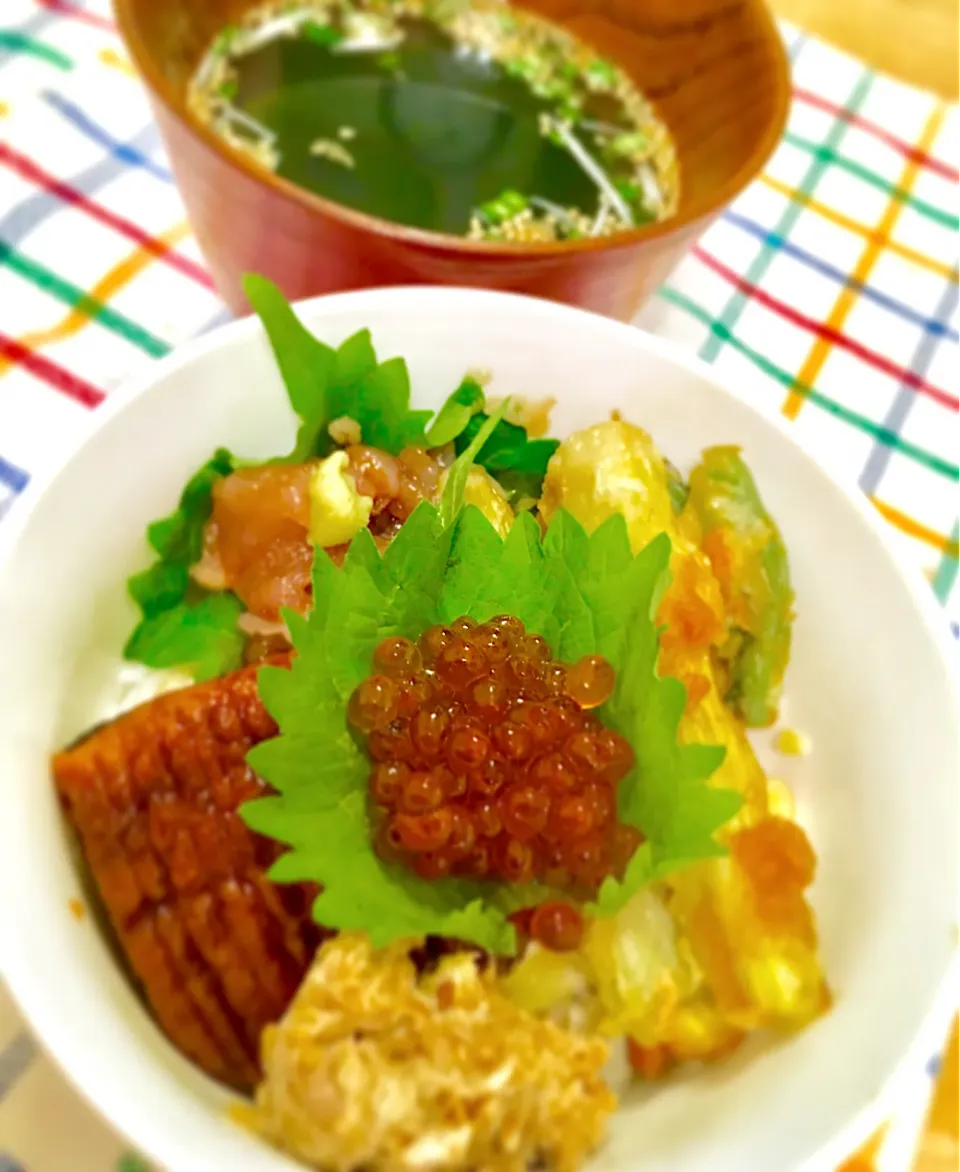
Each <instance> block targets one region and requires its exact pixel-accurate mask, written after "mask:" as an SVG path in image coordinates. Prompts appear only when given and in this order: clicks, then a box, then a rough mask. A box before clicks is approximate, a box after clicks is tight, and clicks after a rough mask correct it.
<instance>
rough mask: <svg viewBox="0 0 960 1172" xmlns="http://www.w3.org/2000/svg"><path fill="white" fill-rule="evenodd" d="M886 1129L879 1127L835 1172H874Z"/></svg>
mask: <svg viewBox="0 0 960 1172" xmlns="http://www.w3.org/2000/svg"><path fill="white" fill-rule="evenodd" d="M886 1134H887V1129H886V1128H885V1127H881V1128H880V1130H879V1131H878V1132H877V1133H876V1134H875V1135H873V1136H872V1137H871V1138H870V1139H869V1140H868V1141H867V1142H866V1143H865V1144H864V1145H863V1147H862V1148H861V1149H860V1151H859V1152H856V1153H855V1154H854V1155H852V1156H851V1157H850V1159H849V1160H846V1161H845V1162H844V1163H843V1164H841V1165H840V1167H839V1168H838V1169H837V1172H876V1159H877V1156H878V1155H879V1154H880V1149H881V1148H882V1147H883V1141H884V1139H885V1138H886Z"/></svg>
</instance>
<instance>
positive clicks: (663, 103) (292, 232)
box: [115, 0, 790, 320]
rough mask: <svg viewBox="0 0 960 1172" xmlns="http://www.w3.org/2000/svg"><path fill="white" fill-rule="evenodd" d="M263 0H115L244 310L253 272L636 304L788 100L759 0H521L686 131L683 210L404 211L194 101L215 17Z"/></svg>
mask: <svg viewBox="0 0 960 1172" xmlns="http://www.w3.org/2000/svg"><path fill="white" fill-rule="evenodd" d="M253 2H254V0H202V2H198V0H115V8H116V15H117V20H118V23H119V26H120V30H121V33H122V35H123V37H124V39H125V41H126V43H127V47H128V49H129V52H130V54H131V56H132V57H133V60H134V62H135V63H136V65H137V67H138V69H139V70H140V73H141V74H142V76H143V78H144V80H145V81H146V84H147V88H148V90H149V92H150V97H151V100H152V102H153V107H154V111H155V113H156V116H157V120H158V122H159V124H160V129H161V132H162V135H163V139H164V142H165V143H166V147H167V151H168V153H169V156H170V160H171V164H172V166H173V170H174V174H175V176H176V179H177V183H178V185H179V188H180V192H181V194H182V196H183V200H184V202H185V204H186V207H187V212H188V214H189V216H190V221H191V224H192V226H193V230H194V232H195V233H196V236H197V240H198V242H199V245H200V248H201V250H202V252H203V254H204V256H205V258H206V261H207V264H208V265H209V267H210V271H211V273H212V275H213V279H214V281H215V283H216V285H217V288H218V290H219V292H220V294H221V295H222V297H223V298H224V300H225V301H226V302H227V303H228V305H229V306H230V307H231V309H233V310H234V311H235V312H238V313H245V312H247V311H248V308H249V307H248V305H247V302H246V298H245V297H244V294H243V290H242V287H241V278H242V276H243V274H244V273H246V272H259V273H263V274H264V275H265V276H267V277H269V278H271V280H273V281H275V282H276V284H278V285H279V286H280V287H281V288H282V289H283V291H284V292H285V293H286V295H287V296H288V297H289V298H290V299H291V300H293V299H297V298H302V297H311V296H315V295H317V294H320V293H333V292H338V291H341V290H345V289H359V288H366V287H369V286H374V285H399V284H405V285H406V284H443V285H471V286H483V287H487V288H491V289H508V290H513V291H515V292H520V293H528V294H531V295H533V296H537V297H546V298H550V299H552V300H555V301H565V302H569V303H571V304H573V305H579V306H581V307H583V308H585V309H591V310H595V311H596V312H599V313H605V314H608V315H610V316H611V317H617V318H621V319H624V320H626V319H629V318H630V317H631V316H632V315H633V313H634V312H635V310H636V309H637V307H638V305H639V304H640V303H641V302H642V301H643V300H644V299H645V298H646V297H648V296H650V294H652V293H653V292H654V290H655V289H656V288H657V286H658V285H659V284H660V283H661V282H662V281H663V279H664V278H665V277H666V275H667V273H669V271H670V270H671V269H672V268H673V267H674V266H675V265H676V264H677V262H678V261H679V260H680V259H681V257H682V256H683V254H684V252H685V251H686V250H687V249H688V248H689V247H690V246H691V245H692V244H693V242H694V240H695V239H696V238H697V237H698V236H699V235H700V234H701V233H702V232H703V231H704V229H705V228H706V227H707V226H708V225H709V224H710V222H711V221H712V220H713V219H714V218H715V217H716V216H717V215H718V214H719V213H720V212H721V211H722V210H723V208H724V207H725V206H726V205H727V204H729V203H730V201H731V200H732V199H733V198H734V197H735V196H736V195H737V194H738V193H739V192H740V191H741V190H742V189H743V187H744V186H745V185H746V184H747V183H748V182H749V181H750V180H751V179H752V178H753V177H754V176H755V175H756V174H757V173H758V172H759V171H760V169H761V168H762V167H763V165H764V163H765V162H766V160H767V158H768V157H769V155H770V153H771V152H772V150H773V149H774V147H775V146H776V143H777V141H778V139H779V137H780V134H781V132H782V130H783V126H784V122H785V119H786V114H787V109H788V105H789V96H790V84H789V69H788V66H787V62H786V58H785V55H784V52H783V47H782V44H781V42H780V37H779V34H778V32H777V29H776V26H775V25H774V23H773V21H772V19H771V17H770V15H769V14H768V12H767V10H766V8H765V7H764V6H763V3H762V0H524V4H523V7H526V8H528V9H529V10H531V11H534V12H537V13H539V14H541V15H543V16H546V17H548V18H549V19H551V20H553V21H556V22H557V23H558V24H561V25H563V26H565V27H566V28H568V29H569V30H570V31H571V32H573V33H575V34H577V35H578V36H580V37H581V38H582V39H584V40H585V41H587V42H588V43H590V44H592V45H594V46H595V47H596V48H597V50H598V51H599V52H600V53H603V54H604V55H606V56H607V57H609V58H611V59H612V60H614V61H616V62H617V63H618V64H619V65H620V66H622V67H623V68H624V69H625V70H626V72H627V73H628V74H629V75H630V76H631V77H632V78H633V79H634V80H635V82H636V83H637V84H638V86H639V87H640V89H641V90H642V91H643V92H644V93H645V94H646V95H647V96H648V97H649V98H650V99H651V100H652V101H653V102H654V103H655V105H656V107H657V109H658V111H659V113H660V114H661V116H662V117H663V118H664V119H665V120H666V123H667V125H668V126H669V128H670V130H671V132H672V133H673V136H674V138H675V140H676V143H677V147H678V152H679V162H680V183H681V188H680V204H679V209H678V212H677V214H676V215H675V216H673V217H672V218H671V219H669V220H666V221H664V222H663V223H659V224H652V225H648V226H645V227H642V228H638V229H636V230H634V231H630V232H625V233H623V234H622V235H618V236H616V237H612V238H604V239H597V240H578V241H572V242H570V243H550V244H504V243H493V242H487V241H475V240H465V239H462V238H460V237H455V236H445V235H441V234H440V233H436V232H427V231H423V230H421V229H417V228H410V227H406V226H404V225H402V224H396V223H392V222H390V221H388V220H382V219H379V218H377V217H375V216H369V215H366V214H364V213H362V212H358V211H354V210H352V209H350V208H347V207H344V206H342V205H340V204H337V203H333V202H332V201H330V200H326V199H323V198H321V197H320V196H317V195H314V194H312V193H311V192H309V191H307V190H305V189H303V188H300V187H298V186H296V185H295V184H292V183H290V182H288V181H286V180H284V179H281V178H279V177H278V176H276V175H274V174H271V173H270V172H268V171H266V170H263V169H261V168H259V167H258V166H257V165H256V164H255V163H253V162H251V161H250V160H249V159H247V158H246V157H244V156H243V155H241V154H239V153H238V152H236V151H234V150H232V149H231V148H230V147H228V146H227V145H226V144H225V143H224V142H223V141H222V140H221V139H220V138H218V137H217V136H216V135H215V134H214V133H213V132H212V131H211V130H209V129H207V128H206V127H204V126H203V125H201V124H200V123H199V122H198V121H197V120H196V119H195V118H193V116H192V115H190V114H189V113H188V111H187V108H186V88H187V84H188V81H189V79H190V77H191V75H192V73H193V71H194V69H195V68H196V66H197V64H198V62H199V60H200V58H201V57H202V55H203V53H204V52H205V50H206V49H207V47H208V45H209V44H210V42H211V41H212V39H213V37H214V36H215V35H216V34H217V32H218V31H219V30H220V29H221V28H222V27H223V26H224V25H226V24H228V23H231V22H234V21H236V19H237V18H238V16H240V15H241V14H242V13H243V12H244V11H245V10H247V9H249V8H250V7H251V6H252V4H253Z"/></svg>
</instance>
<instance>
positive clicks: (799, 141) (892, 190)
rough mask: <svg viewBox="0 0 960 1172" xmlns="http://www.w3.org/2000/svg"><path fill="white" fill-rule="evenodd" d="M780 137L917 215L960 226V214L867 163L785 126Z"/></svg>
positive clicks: (943, 223) (948, 224)
mask: <svg viewBox="0 0 960 1172" xmlns="http://www.w3.org/2000/svg"><path fill="white" fill-rule="evenodd" d="M783 141H784V142H788V143H790V145H791V146H795V147H799V148H800V149H801V150H804V151H809V153H810V154H811V155H813V156H814V157H815V158H818V159H822V160H823V162H824V163H833V164H834V165H835V166H837V167H840V168H841V170H843V171H846V172H847V173H848V174H850V175H856V177H857V178H858V179H862V180H863V181H864V183H869V184H870V186H871V187H875V188H877V190H878V191H883V192H886V194H887V195H889V196H890V197H891V198H892V199H895V200H897V201H898V202H899V203H902V204H903V205H904V207H908V208H913V210H914V211H915V212H919V213H920V215H921V216H926V217H927V218H928V219H930V220H933V221H934V222H935V223H937V224H942V225H943V226H944V227H945V228H950V229H952V230H953V231H954V232H956V231H957V230H958V229H960V217H957V216H951V215H950V213H949V212H945V211H943V209H942V208H938V207H934V205H933V204H932V203H927V201H926V200H925V199H920V198H919V197H918V196H916V195H911V194H910V193H909V192H908V191H904V190H903V188H902V187H898V186H897V185H896V184H895V183H891V182H890V181H889V179H884V178H883V176H882V175H878V174H877V172H876V171H871V170H870V168H869V167H864V166H862V165H861V164H860V163H855V162H854V161H853V159H847V158H844V156H843V155H838V154H837V152H836V151H835V150H833V149H832V148H831V147H829V146H827V144H826V143H816V142H811V141H810V140H809V139H807V138H801V137H800V135H799V134H792V133H791V132H790V131H789V130H788V131H786V133H785V134H784V136H783Z"/></svg>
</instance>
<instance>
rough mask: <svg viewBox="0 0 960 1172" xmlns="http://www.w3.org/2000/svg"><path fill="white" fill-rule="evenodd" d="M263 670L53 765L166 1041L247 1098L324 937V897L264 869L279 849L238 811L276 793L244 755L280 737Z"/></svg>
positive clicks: (178, 699) (116, 730) (83, 746)
mask: <svg viewBox="0 0 960 1172" xmlns="http://www.w3.org/2000/svg"><path fill="white" fill-rule="evenodd" d="M276 731H277V729H276V725H275V724H274V722H273V720H272V718H271V717H270V715H269V714H268V713H267V711H266V709H265V708H264V706H263V704H262V703H261V701H260V697H259V695H258V694H257V685H256V669H255V668H252V667H251V668H244V669H242V670H241V671H238V672H235V673H234V674H232V675H229V676H226V677H224V678H223V679H218V680H211V681H210V682H208V683H203V684H197V685H195V686H193V687H189V688H185V689H183V690H182V691H179V692H171V693H168V694H167V695H164V696H160V697H158V698H157V699H155V700H152V701H150V702H148V703H146V704H143V705H141V706H140V707H139V708H136V709H134V710H133V711H132V712H129V713H127V714H126V715H124V716H121V717H120V718H118V719H117V720H115V721H113V722H112V723H110V724H107V725H105V726H101V727H99V728H97V729H94V730H93V731H92V732H91V733H89V734H87V735H86V736H85V737H84V738H83V739H82V740H81V741H79V742H78V743H76V744H74V745H71V746H70V747H69V748H67V749H65V750H63V752H60V753H58V754H57V755H56V756H55V757H54V759H53V776H54V780H55V782H56V786H57V791H58V793H59V795H60V798H61V801H62V803H63V806H64V809H65V810H66V813H67V817H68V818H69V819H70V822H71V823H72V825H73V827H74V828H75V830H76V832H77V834H78V836H79V838H80V842H81V844H82V847H83V853H84V855H85V857H86V861H87V864H88V866H89V868H90V871H91V873H92V875H93V878H94V880H95V882H96V886H97V888H98V890H99V892H100V896H101V898H102V900H103V903H104V905H105V907H106V910H107V912H108V913H109V917H110V920H111V922H112V924H113V927H114V929H115V930H116V933H117V937H118V939H119V943H120V947H121V948H122V950H123V952H124V953H125V955H126V957H127V960H128V962H129V964H130V967H131V968H132V970H133V972H134V973H135V974H136V977H137V978H138V980H139V981H140V983H141V985H142V987H143V991H144V993H145V994H146V998H147V1000H148V1002H149V1003H150V1006H151V1008H152V1010H153V1012H154V1014H155V1016H156V1019H157V1021H158V1022H159V1023H160V1025H161V1027H162V1028H163V1030H164V1031H165V1032H166V1034H167V1036H168V1037H169V1038H170V1040H171V1041H172V1042H173V1043H174V1044H175V1045H176V1046H177V1047H178V1048H179V1049H180V1050H181V1051H182V1052H183V1053H184V1054H185V1055H187V1057H189V1058H191V1059H192V1060H193V1061H194V1062H196V1063H197V1064H198V1065H199V1066H200V1067H202V1068H203V1069H204V1070H205V1071H206V1072H207V1073H208V1074H210V1075H212V1076H213V1077H214V1078H216V1079H219V1080H221V1081H222V1082H225V1083H229V1084H230V1085H231V1086H234V1087H237V1088H238V1089H244V1090H246V1089H249V1088H250V1087H252V1086H253V1085H254V1084H255V1082H256V1081H257V1079H258V1076H259V1061H258V1049H259V1040H260V1032H261V1030H262V1029H263V1027H264V1026H265V1025H267V1024H268V1023H270V1022H273V1021H276V1020H277V1019H278V1018H279V1017H280V1016H281V1015H282V1014H283V1012H284V1010H285V1009H286V1008H287V1005H288V1004H289V1002H290V1000H291V998H292V997H293V994H294V992H295V991H296V988H297V986H298V985H299V983H300V980H301V978H302V976H303V975H304V973H305V971H306V969H307V966H308V965H309V962H310V960H311V959H312V957H313V954H314V952H315V950H316V948H317V945H318V944H319V942H320V939H321V931H320V929H318V928H317V926H316V925H315V924H314V923H313V922H312V921H311V919H310V914H309V912H310V904H311V902H312V898H313V895H314V894H315V890H311V889H309V888H308V887H306V886H284V887H278V886H274V884H272V883H270V882H269V880H268V879H267V878H266V876H265V871H266V869H267V868H268V867H269V865H270V864H271V863H272V862H273V860H274V859H275V857H276V855H277V854H278V853H279V850H280V849H281V848H278V846H277V844H275V843H273V842H271V841H269V840H267V839H264V838H261V837H260V836H259V835H256V834H254V833H253V832H252V831H250V830H248V829H247V827H246V826H245V825H244V823H243V822H242V821H241V819H240V817H239V816H238V814H237V807H238V806H239V805H240V804H241V803H242V802H245V801H247V800H248V799H250V798H254V797H257V796H258V795H259V794H261V793H263V792H265V791H266V790H267V788H268V787H267V786H266V783H265V782H263V781H261V780H260V779H259V778H258V777H257V776H256V775H255V774H254V773H253V771H252V770H251V769H250V767H249V766H248V765H247V764H246V761H245V756H246V753H247V751H248V750H249V749H250V748H251V747H252V746H253V745H256V744H258V743H259V742H260V741H263V740H265V739H267V738H268V737H271V736H274V735H275V734H276Z"/></svg>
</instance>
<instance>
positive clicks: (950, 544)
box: [870, 496, 960, 558]
mask: <svg viewBox="0 0 960 1172" xmlns="http://www.w3.org/2000/svg"><path fill="white" fill-rule="evenodd" d="M870 503H871V504H872V505H873V507H874V508H875V509H876V510H877V512H878V513H879V514H880V516H881V517H883V519H884V520H885V521H889V522H890V524H891V525H893V527H894V528H895V529H899V530H900V532H901V533H905V534H906V535H907V536H908V537H915V538H916V539H917V540H918V541H924V542H926V544H927V545H929V546H932V547H933V548H934V549H935V550H938V551H939V552H940V553H945V554H947V555H948V556H949V557H952V558H956V557H960V542H957V541H956V540H955V539H954V538H952V537H945V536H944V534H942V533H938V532H937V531H936V529H930V528H928V527H927V526H926V525H922V524H921V523H920V522H919V521H916V520H914V518H913V517H908V516H907V514H906V513H901V512H900V510H899V509H895V508H894V507H893V505H888V504H887V502H886V501H882V500H880V498H879V497H875V496H872V497H870Z"/></svg>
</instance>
